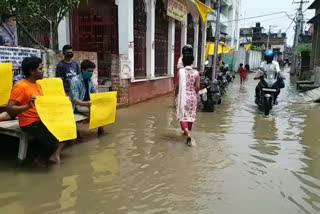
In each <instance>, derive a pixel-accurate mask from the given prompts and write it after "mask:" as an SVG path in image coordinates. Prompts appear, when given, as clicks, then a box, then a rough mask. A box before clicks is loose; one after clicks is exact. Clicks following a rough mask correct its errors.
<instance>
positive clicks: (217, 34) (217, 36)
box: [212, 0, 221, 80]
mask: <svg viewBox="0 0 320 214" xmlns="http://www.w3.org/2000/svg"><path fill="white" fill-rule="evenodd" d="M215 9H216V11H217V18H216V32H215V36H214V37H215V44H214V56H213V64H212V80H215V79H216V74H217V62H218V50H219V42H220V9H221V0H217V7H216V8H215Z"/></svg>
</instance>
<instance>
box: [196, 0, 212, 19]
mask: <svg viewBox="0 0 320 214" xmlns="http://www.w3.org/2000/svg"><path fill="white" fill-rule="evenodd" d="M195 1H196V5H197V8H198V10H199V13H200V16H201V19H202V21H203V23H205V22H206V21H207V15H208V13H210V12H213V9H212V8H210V7H208V6H207V5H205V4H203V3H202V2H200V1H199V0H195Z"/></svg>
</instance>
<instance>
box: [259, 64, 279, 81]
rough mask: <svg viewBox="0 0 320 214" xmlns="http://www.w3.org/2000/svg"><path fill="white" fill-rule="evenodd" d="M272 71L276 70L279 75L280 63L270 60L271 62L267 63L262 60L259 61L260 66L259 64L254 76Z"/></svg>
mask: <svg viewBox="0 0 320 214" xmlns="http://www.w3.org/2000/svg"><path fill="white" fill-rule="evenodd" d="M270 70H271V71H272V70H273V71H274V72H277V73H279V75H280V76H281V69H280V65H279V63H278V62H277V61H272V63H269V64H268V63H267V62H266V61H263V62H262V63H261V66H260V69H259V71H258V72H257V75H256V77H255V78H259V77H261V76H263V75H264V72H266V71H270Z"/></svg>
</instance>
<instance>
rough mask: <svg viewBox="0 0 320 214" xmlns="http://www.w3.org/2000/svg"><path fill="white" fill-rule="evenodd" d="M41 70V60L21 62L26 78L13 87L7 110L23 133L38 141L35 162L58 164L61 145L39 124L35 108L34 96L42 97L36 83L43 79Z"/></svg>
mask: <svg viewBox="0 0 320 214" xmlns="http://www.w3.org/2000/svg"><path fill="white" fill-rule="evenodd" d="M42 68H43V67H42V60H41V59H40V58H38V57H27V58H25V59H24V60H23V62H22V71H23V73H24V75H25V77H26V78H25V79H23V80H21V81H19V82H18V83H17V84H16V85H15V86H14V87H13V89H12V92H11V97H10V100H9V104H8V107H7V110H8V113H9V114H10V115H18V118H19V125H20V127H21V129H22V130H23V131H25V132H26V133H28V134H29V135H31V136H34V137H35V138H36V139H37V140H39V142H40V143H41V147H42V148H41V152H40V155H39V158H37V159H36V162H37V163H38V164H41V165H44V164H47V163H49V162H52V163H60V153H61V149H62V145H63V144H59V141H58V140H57V139H56V138H55V137H54V136H53V135H52V134H51V133H50V131H49V130H48V129H47V127H46V126H45V125H44V124H43V123H42V122H41V120H40V117H39V115H38V113H37V110H36V108H35V104H34V101H35V99H36V96H41V95H42V91H41V88H40V86H39V85H38V84H37V83H36V81H37V80H39V79H42V78H43V70H42Z"/></svg>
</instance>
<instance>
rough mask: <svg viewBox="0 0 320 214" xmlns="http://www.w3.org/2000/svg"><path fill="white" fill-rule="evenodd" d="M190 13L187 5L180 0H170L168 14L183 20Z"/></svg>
mask: <svg viewBox="0 0 320 214" xmlns="http://www.w3.org/2000/svg"><path fill="white" fill-rule="evenodd" d="M187 14H188V9H187V5H186V4H183V3H182V2H181V1H179V0H168V8H167V15H168V16H170V17H171V18H173V19H176V20H178V21H180V22H182V21H183V20H184V19H185V18H186V16H187Z"/></svg>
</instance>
